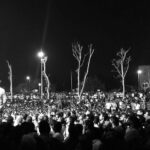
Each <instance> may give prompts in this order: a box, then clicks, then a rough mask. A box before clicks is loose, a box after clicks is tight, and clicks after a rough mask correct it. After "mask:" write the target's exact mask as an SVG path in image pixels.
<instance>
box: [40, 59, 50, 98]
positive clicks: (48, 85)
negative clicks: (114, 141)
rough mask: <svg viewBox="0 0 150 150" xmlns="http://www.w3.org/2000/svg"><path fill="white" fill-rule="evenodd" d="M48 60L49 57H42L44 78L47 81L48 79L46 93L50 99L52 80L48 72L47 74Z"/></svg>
mask: <svg viewBox="0 0 150 150" xmlns="http://www.w3.org/2000/svg"><path fill="white" fill-rule="evenodd" d="M46 61H47V57H44V58H43V59H42V62H43V66H44V67H43V76H44V78H45V81H46V85H47V86H46V93H47V99H49V96H50V94H49V90H50V81H49V78H48V76H47V74H46Z"/></svg>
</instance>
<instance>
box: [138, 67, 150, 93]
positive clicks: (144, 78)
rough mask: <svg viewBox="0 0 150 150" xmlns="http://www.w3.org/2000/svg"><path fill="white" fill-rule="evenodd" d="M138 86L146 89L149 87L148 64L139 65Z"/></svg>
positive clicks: (149, 74) (149, 68)
mask: <svg viewBox="0 0 150 150" xmlns="http://www.w3.org/2000/svg"><path fill="white" fill-rule="evenodd" d="M137 73H138V87H139V89H141V90H146V89H147V88H149V87H150V65H141V66H139V68H138V72H137Z"/></svg>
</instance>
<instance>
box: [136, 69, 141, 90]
mask: <svg viewBox="0 0 150 150" xmlns="http://www.w3.org/2000/svg"><path fill="white" fill-rule="evenodd" d="M137 74H138V89H139V90H140V83H139V82H140V74H142V70H138V71H137Z"/></svg>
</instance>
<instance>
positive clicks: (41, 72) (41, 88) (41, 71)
mask: <svg viewBox="0 0 150 150" xmlns="http://www.w3.org/2000/svg"><path fill="white" fill-rule="evenodd" d="M42 99H43V62H42V58H41V100H42Z"/></svg>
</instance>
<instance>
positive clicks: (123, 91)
mask: <svg viewBox="0 0 150 150" xmlns="http://www.w3.org/2000/svg"><path fill="white" fill-rule="evenodd" d="M122 89H123V90H122V95H123V99H124V98H125V80H124V78H122Z"/></svg>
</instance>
